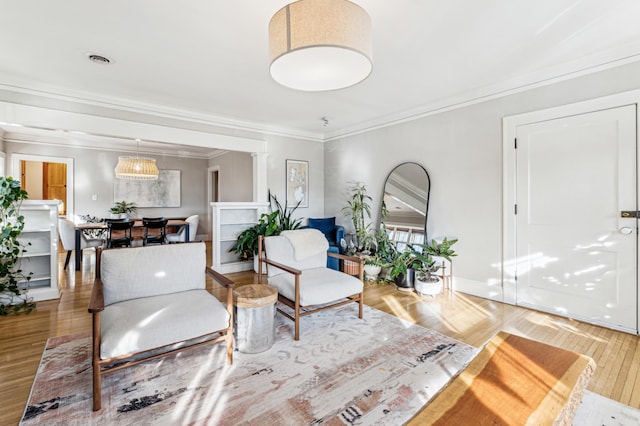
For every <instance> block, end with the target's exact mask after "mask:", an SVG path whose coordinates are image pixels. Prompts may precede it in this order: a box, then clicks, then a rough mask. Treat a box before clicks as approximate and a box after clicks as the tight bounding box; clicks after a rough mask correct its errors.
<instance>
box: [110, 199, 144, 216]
mask: <svg viewBox="0 0 640 426" xmlns="http://www.w3.org/2000/svg"><path fill="white" fill-rule="evenodd" d="M137 211H138V206H137V205H136V203H134V202H131V203H128V202H126V201H125V200H122V201H116V202H115V203H114V204H113V207H111V209H110V210H109V212H110V213H111V218H112V219H119V218H122V219H125V218H127V217H130V215H132V214H133V213H135V212H137Z"/></svg>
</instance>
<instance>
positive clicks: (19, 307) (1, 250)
mask: <svg viewBox="0 0 640 426" xmlns="http://www.w3.org/2000/svg"><path fill="white" fill-rule="evenodd" d="M27 198H28V194H27V191H25V190H23V189H22V188H21V187H20V181H17V180H15V179H13V178H12V177H6V178H5V177H0V235H1V236H2V238H1V239H0V315H1V316H4V315H8V314H11V313H13V314H19V313H29V312H31V311H32V310H33V309H34V308H35V303H34V302H33V301H32V300H31V299H30V298H29V297H28V296H27V289H26V288H21V286H20V283H21V282H25V281H26V282H28V281H29V280H30V279H31V275H30V274H29V275H26V274H24V273H23V271H22V269H20V261H21V259H22V254H23V253H24V252H25V251H26V249H25V248H24V247H23V246H22V245H21V244H20V241H19V240H18V236H19V235H20V234H21V233H22V230H23V229H24V216H22V215H20V205H21V204H22V200H25V199H27Z"/></svg>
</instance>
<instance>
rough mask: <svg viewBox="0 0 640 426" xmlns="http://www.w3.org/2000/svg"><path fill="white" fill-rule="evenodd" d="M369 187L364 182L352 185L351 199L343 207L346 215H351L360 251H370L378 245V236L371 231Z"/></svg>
mask: <svg viewBox="0 0 640 426" xmlns="http://www.w3.org/2000/svg"><path fill="white" fill-rule="evenodd" d="M372 200H373V199H372V198H371V196H369V195H368V194H367V188H366V186H365V185H364V184H363V183H356V184H354V185H353V186H352V187H351V199H350V200H349V201H348V202H347V205H346V206H344V207H343V208H342V212H343V213H344V214H345V216H350V217H351V222H352V223H353V229H354V231H355V236H356V241H357V242H356V247H357V249H358V251H360V252H370V251H371V250H372V249H374V248H375V247H376V245H377V238H376V235H374V233H372V232H371V231H370V228H371V201H372Z"/></svg>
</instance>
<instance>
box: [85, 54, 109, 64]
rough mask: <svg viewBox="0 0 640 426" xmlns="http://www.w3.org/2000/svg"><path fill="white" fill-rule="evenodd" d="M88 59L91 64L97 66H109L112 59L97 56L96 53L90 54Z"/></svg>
mask: <svg viewBox="0 0 640 426" xmlns="http://www.w3.org/2000/svg"><path fill="white" fill-rule="evenodd" d="M87 57H88V58H89V60H90V61H91V62H95V63H96V64H103V65H107V64H110V63H111V59H109V58H107V57H106V56H102V55H97V54H95V53H88V54H87Z"/></svg>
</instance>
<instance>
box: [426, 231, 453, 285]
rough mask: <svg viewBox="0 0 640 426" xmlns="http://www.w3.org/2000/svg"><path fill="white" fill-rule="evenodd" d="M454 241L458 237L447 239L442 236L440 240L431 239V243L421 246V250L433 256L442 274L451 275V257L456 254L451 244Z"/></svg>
mask: <svg viewBox="0 0 640 426" xmlns="http://www.w3.org/2000/svg"><path fill="white" fill-rule="evenodd" d="M456 242H458V239H453V240H448V239H447V237H444V239H443V240H442V241H441V242H438V241H436V240H435V239H432V240H431V243H427V244H424V245H423V246H422V247H423V252H424V253H426V254H429V255H430V256H432V257H433V260H434V261H435V262H436V267H437V269H442V275H444V276H449V275H451V258H452V257H454V256H457V254H456V252H455V251H454V250H453V249H452V248H451V246H452V245H454V244H455V243H456Z"/></svg>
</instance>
